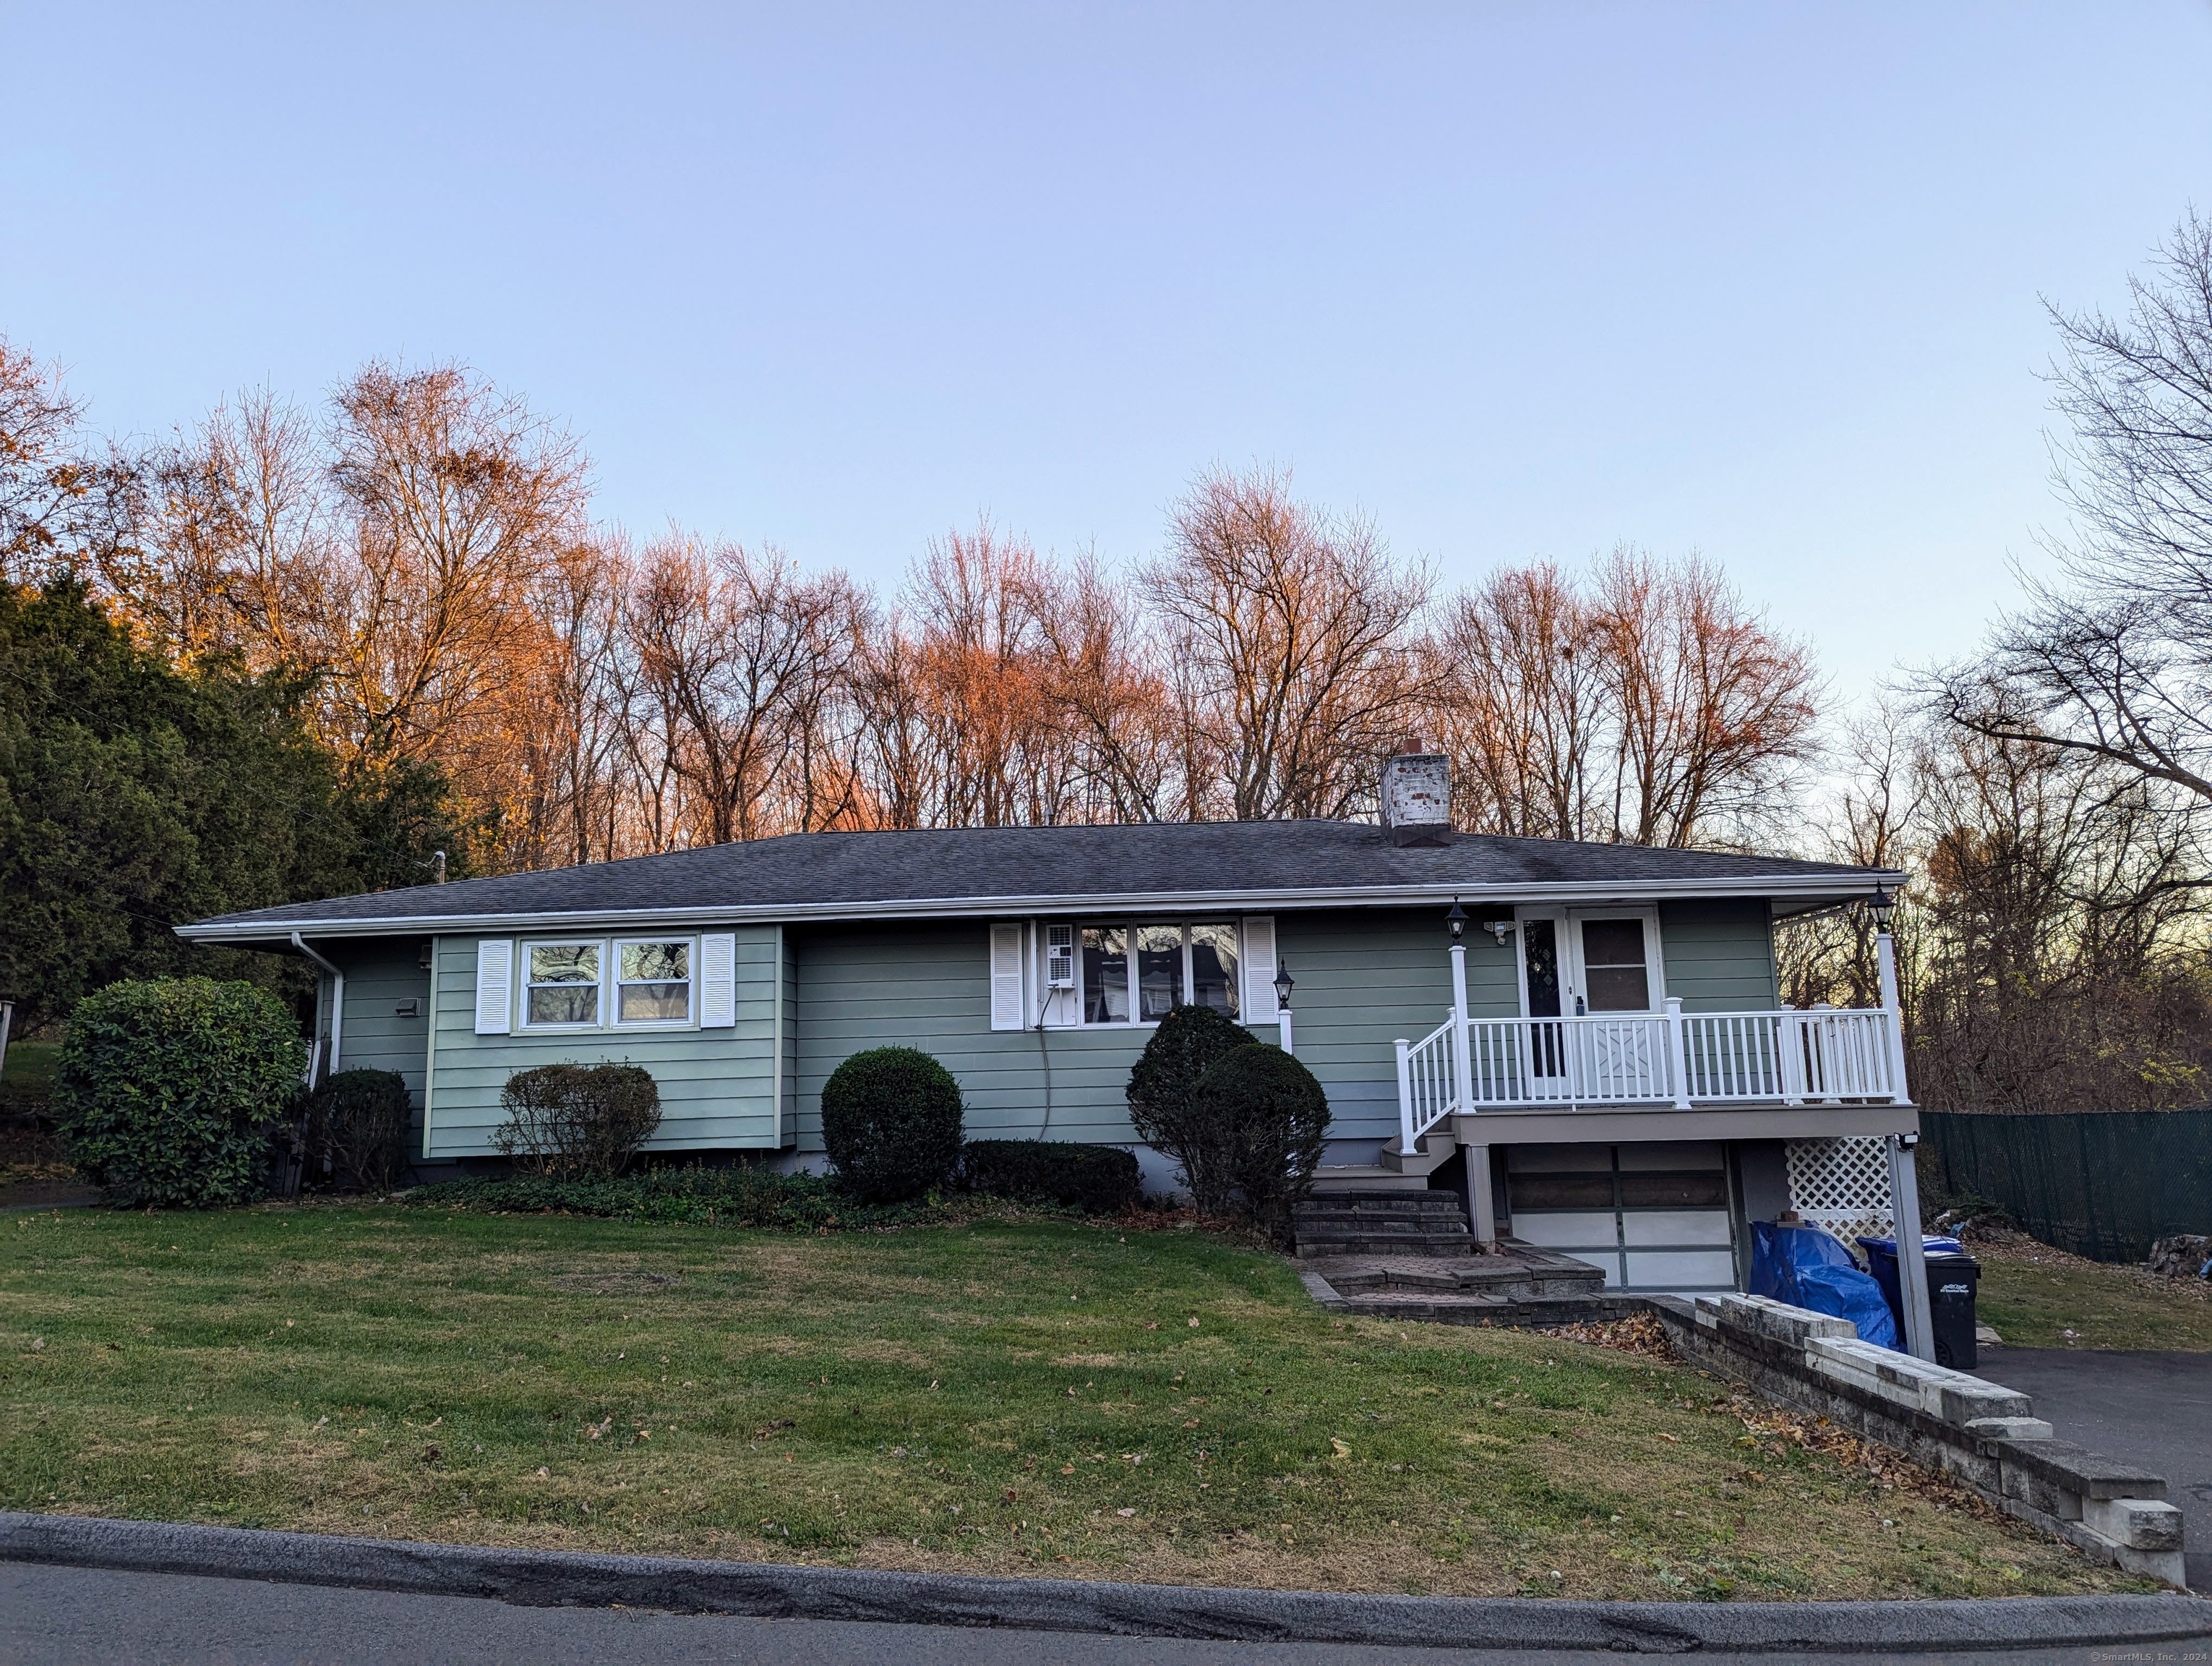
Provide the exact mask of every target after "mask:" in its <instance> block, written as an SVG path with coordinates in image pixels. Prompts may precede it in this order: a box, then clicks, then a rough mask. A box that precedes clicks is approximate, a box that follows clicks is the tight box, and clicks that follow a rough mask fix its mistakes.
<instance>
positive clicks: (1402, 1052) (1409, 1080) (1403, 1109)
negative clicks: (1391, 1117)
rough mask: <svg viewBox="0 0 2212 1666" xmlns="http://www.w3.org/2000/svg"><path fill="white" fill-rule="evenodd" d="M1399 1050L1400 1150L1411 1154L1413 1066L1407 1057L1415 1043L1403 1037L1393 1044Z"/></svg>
mask: <svg viewBox="0 0 2212 1666" xmlns="http://www.w3.org/2000/svg"><path fill="white" fill-rule="evenodd" d="M1392 1045H1393V1046H1395V1048H1396V1049H1398V1134H1399V1139H1398V1149H1399V1150H1400V1151H1401V1152H1407V1153H1411V1152H1412V1151H1413V1061H1412V1060H1411V1059H1410V1058H1409V1057H1408V1056H1407V1055H1410V1054H1411V1053H1412V1052H1413V1043H1411V1042H1409V1041H1407V1039H1406V1038H1405V1037H1403V1036H1401V1037H1398V1039H1397V1040H1396V1041H1395V1042H1394V1043H1392Z"/></svg>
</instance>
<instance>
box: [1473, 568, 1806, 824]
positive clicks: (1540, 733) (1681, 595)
mask: <svg viewBox="0 0 2212 1666" xmlns="http://www.w3.org/2000/svg"><path fill="white" fill-rule="evenodd" d="M1431 653H1432V654H1433V655H1434V657H1435V660H1436V664H1437V669H1436V673H1435V677H1434V679H1433V686H1434V688H1435V690H1436V693H1435V696H1434V707H1433V709H1434V713H1435V716H1434V719H1433V721H1432V727H1433V728H1434V730H1435V731H1436V733H1438V734H1439V735H1440V736H1441V737H1442V738H1443V744H1444V745H1445V746H1446V748H1447V750H1449V751H1450V752H1451V753H1452V754H1453V755H1454V757H1455V760H1456V765H1457V769H1456V773H1457V775H1458V776H1459V779H1460V783H1461V784H1460V786H1459V787H1458V789H1457V792H1458V795H1459V797H1460V800H1461V803H1462V807H1463V809H1464V811H1465V812H1466V814H1467V816H1468V821H1469V824H1470V825H1471V826H1474V827H1478V828H1480V829H1483V830H1486V831H1492V832H1498V833H1508V834H1515V835H1519V836H1528V837H1540V838H1555V839H1610V840H1615V841H1619V842H1626V843H1630V844H1656V845H1668V846H1675V847H1686V846H1690V845H1696V844H1710V843H1713V842H1731V843H1736V842H1744V841H1745V840H1746V839H1747V837H1748V836H1750V835H1751V834H1752V833H1753V832H1754V831H1757V830H1760V829H1761V828H1762V826H1763V824H1768V823H1771V821H1772V820H1774V819H1775V818H1776V816H1777V814H1778V812H1779V811H1780V810H1781V809H1782V808H1783V807H1784V806H1786V805H1787V804H1788V803H1789V802H1790V797H1791V794H1790V787H1791V785H1792V783H1791V779H1790V772H1791V770H1792V769H1793V767H1794V766H1795V765H1796V764H1798V763H1801V762H1802V761H1803V760H1804V759H1805V758H1806V757H1808V756H1809V754H1810V752H1811V749H1812V745H1813V732H1814V716H1815V706H1814V692H1815V685H1814V675H1813V670H1812V663H1811V660H1810V657H1809V656H1808V654H1807V653H1806V651H1805V650H1804V648H1802V647H1800V646H1799V645H1798V644H1796V643H1795V642H1792V641H1788V640H1787V639H1785V638H1784V637H1781V636H1778V635H1776V634H1775V633H1774V632H1773V631H1772V630H1771V629H1768V628H1767V627H1766V625H1765V623H1763V622H1761V621H1760V620H1759V618H1758V617H1756V616H1754V615H1753V614H1751V613H1750V612H1748V611H1746V609H1745V608H1744V606H1743V605H1742V603H1741V600H1740V599H1739V598H1738V597H1737V596H1736V595H1735V592H1733V591H1732V590H1730V589H1729V587H1728V586H1727V584H1726V583H1725V582H1724V581H1723V580H1722V578H1721V576H1720V575H1719V574H1718V573H1717V571H1716V570H1715V569H1713V568H1712V567H1711V566H1710V565H1708V564H1707V563H1705V562H1702V561H1700V560H1699V559H1698V558H1697V557H1696V556H1692V557H1690V558H1689V559H1688V560H1686V561H1684V562H1678V563H1675V564H1674V565H1672V566H1668V565H1662V564H1661V563H1660V562H1656V561H1654V560H1653V559H1652V558H1651V557H1650V556H1644V555H1642V554H1639V553H1638V552H1636V551H1633V550H1626V549H1622V550H1615V551H1614V552H1613V555H1612V556H1610V557H1609V558H1608V559H1607V560H1606V561H1605V562H1601V563H1600V565H1599V567H1598V569H1597V570H1596V573H1595V578H1594V581H1592V582H1591V583H1590V584H1589V586H1588V587H1581V586H1577V585H1575V584H1574V583H1572V582H1571V581H1569V580H1568V579H1567V578H1565V576H1564V575H1562V574H1560V572H1559V570H1558V569H1556V568H1553V567H1550V566H1535V567H1528V568H1521V569H1506V570H1504V571H1503V572H1500V573H1498V574H1496V575H1493V576H1492V578H1491V579H1490V580H1489V581H1487V582H1486V583H1485V584H1484V585H1483V586H1482V587H1480V588H1478V589H1476V590H1474V591H1471V592H1465V593H1462V594H1461V595H1459V596H1458V597H1457V598H1455V599H1454V600H1453V601H1452V602H1451V603H1450V604H1449V606H1448V607H1447V608H1446V610H1445V612H1444V617H1443V622H1442V624H1441V626H1440V628H1439V629H1438V631H1437V637H1436V641H1435V643H1434V646H1433V648H1432V649H1431Z"/></svg>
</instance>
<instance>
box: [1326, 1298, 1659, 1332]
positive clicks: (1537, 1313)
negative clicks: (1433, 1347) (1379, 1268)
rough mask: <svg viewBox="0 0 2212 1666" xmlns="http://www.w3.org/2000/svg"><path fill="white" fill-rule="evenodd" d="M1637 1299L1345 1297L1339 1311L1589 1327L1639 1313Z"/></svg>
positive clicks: (1432, 1320)
mask: <svg viewBox="0 0 2212 1666" xmlns="http://www.w3.org/2000/svg"><path fill="white" fill-rule="evenodd" d="M1643 1310H1644V1298H1642V1297H1641V1296H1553V1297H1539V1298H1529V1299H1516V1298H1506V1297H1500V1296H1486V1295H1477V1294H1464V1295H1457V1296H1416V1295H1412V1294H1410V1293H1408V1294H1398V1295H1383V1296H1347V1297H1346V1298H1345V1301H1344V1311H1345V1312H1346V1313H1358V1314H1362V1315H1364V1316H1366V1317H1368V1318H1371V1319H1412V1320H1417V1321H1419V1322H1422V1323H1424V1324H1432V1325H1480V1324H1491V1325H1527V1326H1536V1327H1541V1326H1545V1325H1589V1324H1606V1323H1609V1322H1612V1321H1613V1320H1615V1319H1626V1318H1627V1317H1628V1316H1630V1315H1632V1314H1635V1313H1639V1312H1641V1311H1643Z"/></svg>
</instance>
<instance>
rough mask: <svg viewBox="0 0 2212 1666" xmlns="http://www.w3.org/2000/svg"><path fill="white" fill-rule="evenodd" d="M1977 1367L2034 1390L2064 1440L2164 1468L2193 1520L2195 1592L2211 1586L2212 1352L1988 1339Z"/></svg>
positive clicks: (2189, 1556) (2190, 1556)
mask: <svg viewBox="0 0 2212 1666" xmlns="http://www.w3.org/2000/svg"><path fill="white" fill-rule="evenodd" d="M1974 1370H1975V1375H1977V1376H1978V1377H1987V1378H1989V1379H1990V1381H1991V1382H1992V1383H2003V1384H2004V1385H2005V1386H2006V1387H2007V1388H2008V1389H2019V1390H2021V1393H2023V1394H2027V1395H2032V1396H2033V1398H2034V1401H2035V1411H2036V1415H2037V1416H2039V1417H2044V1418H2048V1419H2049V1420H2051V1422H2052V1423H2054V1424H2056V1425H2057V1434H2058V1438H2060V1439H2061V1440H2070V1441H2073V1442H2074V1443H2075V1444H2077V1445H2081V1446H2087V1448H2088V1449H2089V1450H2091V1451H2093V1452H2103V1453H2106V1454H2107V1455H2109V1456H2112V1457H2116V1458H2124V1459H2126V1460H2127V1461H2128V1462H2130V1463H2139V1464H2141V1465H2142V1467H2143V1468H2146V1469H2152V1470H2155V1471H2157V1472H2158V1473H2159V1474H2161V1475H2164V1476H2165V1477H2166V1496H2167V1497H2169V1498H2170V1499H2172V1501H2173V1502H2174V1503H2175V1504H2176V1505H2179V1506H2180V1508H2181V1511H2182V1513H2183V1515H2184V1516H2185V1517H2187V1520H2188V1528H2187V1534H2188V1540H2187V1544H2186V1547H2185V1551H2184V1554H2185V1559H2186V1562H2187V1566H2188V1571H2189V1584H2190V1589H2191V1590H2197V1591H2203V1592H2207V1593H2212V1353H2097V1352H2093V1351H2092V1350H2090V1349H2087V1348H2015V1347H1987V1346H1984V1347H1983V1348H1982V1350H1981V1359H1980V1363H1979V1364H1978V1365H1976V1366H1975V1368H1974Z"/></svg>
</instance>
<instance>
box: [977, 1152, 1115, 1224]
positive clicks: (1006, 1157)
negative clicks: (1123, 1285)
mask: <svg viewBox="0 0 2212 1666" xmlns="http://www.w3.org/2000/svg"><path fill="white" fill-rule="evenodd" d="M960 1183H961V1184H962V1185H963V1186H965V1187H966V1188H967V1189H969V1191H971V1192H989V1193H991V1194H993V1195H994V1196H998V1197H1045V1198H1050V1199H1051V1200H1052V1201H1054V1203H1058V1204H1060V1205H1062V1206H1063V1207H1068V1208H1076V1209H1082V1210H1085V1211H1086V1212H1088V1213H1091V1214H1097V1215H1107V1214H1119V1213H1121V1211H1122V1210H1124V1209H1127V1208H1132V1207H1134V1206H1135V1204H1136V1202H1137V1200H1138V1199H1139V1197H1141V1196H1142V1195H1144V1186H1143V1177H1142V1176H1141V1175H1140V1173H1139V1170H1138V1167H1137V1158H1136V1156H1135V1154H1134V1153H1133V1152H1125V1151H1123V1150H1122V1149H1121V1147H1120V1146H1076V1145H1070V1144H1069V1143H1067V1142H1066V1141H1065V1140H969V1142H968V1143H967V1144H966V1145H965V1146H962V1147H961V1148H960Z"/></svg>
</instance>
